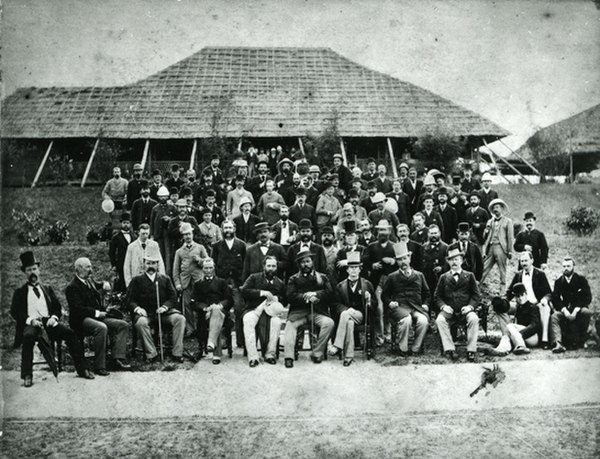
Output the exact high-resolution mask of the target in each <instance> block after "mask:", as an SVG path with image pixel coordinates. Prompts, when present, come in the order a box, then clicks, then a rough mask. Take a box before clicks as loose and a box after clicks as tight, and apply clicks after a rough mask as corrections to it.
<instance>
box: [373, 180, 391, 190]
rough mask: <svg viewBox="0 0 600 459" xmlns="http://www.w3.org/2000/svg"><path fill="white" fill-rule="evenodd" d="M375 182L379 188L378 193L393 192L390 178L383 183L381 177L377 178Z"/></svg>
mask: <svg viewBox="0 0 600 459" xmlns="http://www.w3.org/2000/svg"><path fill="white" fill-rule="evenodd" d="M373 181H374V182H375V186H376V187H377V191H380V192H381V193H383V194H388V193H390V192H391V191H392V182H391V181H390V179H389V178H386V179H385V180H384V181H383V182H382V181H381V179H380V178H379V177H377V178H376V179H375V180H373Z"/></svg>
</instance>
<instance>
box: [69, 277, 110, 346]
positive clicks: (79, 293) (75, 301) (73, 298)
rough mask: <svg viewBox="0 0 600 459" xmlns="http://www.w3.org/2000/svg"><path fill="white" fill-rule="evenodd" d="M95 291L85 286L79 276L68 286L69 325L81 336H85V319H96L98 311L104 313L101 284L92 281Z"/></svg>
mask: <svg viewBox="0 0 600 459" xmlns="http://www.w3.org/2000/svg"><path fill="white" fill-rule="evenodd" d="M92 283H93V284H94V289H93V290H92V289H91V288H89V287H88V286H87V285H86V284H84V283H83V282H82V281H81V280H80V279H79V278H78V277H77V276H75V277H74V278H73V280H72V281H71V282H70V283H69V285H67V288H66V289H65V296H66V297H67V304H68V305H69V324H70V325H71V328H72V329H73V330H75V333H77V334H78V335H80V336H83V319H85V318H86V317H91V318H92V319H93V318H95V317H96V311H104V310H105V308H103V307H102V298H101V296H100V292H99V291H98V289H99V288H102V284H101V283H97V282H94V281H92Z"/></svg>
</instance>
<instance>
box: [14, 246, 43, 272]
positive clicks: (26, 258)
mask: <svg viewBox="0 0 600 459" xmlns="http://www.w3.org/2000/svg"><path fill="white" fill-rule="evenodd" d="M19 258H20V259H21V271H25V268H27V267H28V266H33V265H38V266H39V264H40V262H39V261H37V260H36V258H35V255H34V254H33V252H32V251H27V252H23V253H22V254H21V255H19Z"/></svg>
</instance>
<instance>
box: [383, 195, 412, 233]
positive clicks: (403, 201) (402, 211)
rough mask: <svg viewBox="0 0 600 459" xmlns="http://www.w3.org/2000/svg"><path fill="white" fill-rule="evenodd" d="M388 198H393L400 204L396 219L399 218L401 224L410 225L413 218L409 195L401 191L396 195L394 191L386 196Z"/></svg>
mask: <svg viewBox="0 0 600 459" xmlns="http://www.w3.org/2000/svg"><path fill="white" fill-rule="evenodd" d="M386 196H387V197H388V198H392V199H394V200H395V201H396V203H397V204H398V212H396V217H398V221H399V222H400V223H404V224H406V225H410V218H411V216H412V212H411V207H410V198H409V197H408V195H407V194H406V193H405V192H404V191H401V192H400V193H399V194H395V193H394V192H393V191H392V192H390V193H388V194H387V195H386Z"/></svg>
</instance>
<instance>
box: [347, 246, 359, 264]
mask: <svg viewBox="0 0 600 459" xmlns="http://www.w3.org/2000/svg"><path fill="white" fill-rule="evenodd" d="M346 260H348V266H362V260H361V259H360V252H359V251H358V250H354V251H352V252H348V253H346Z"/></svg>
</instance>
